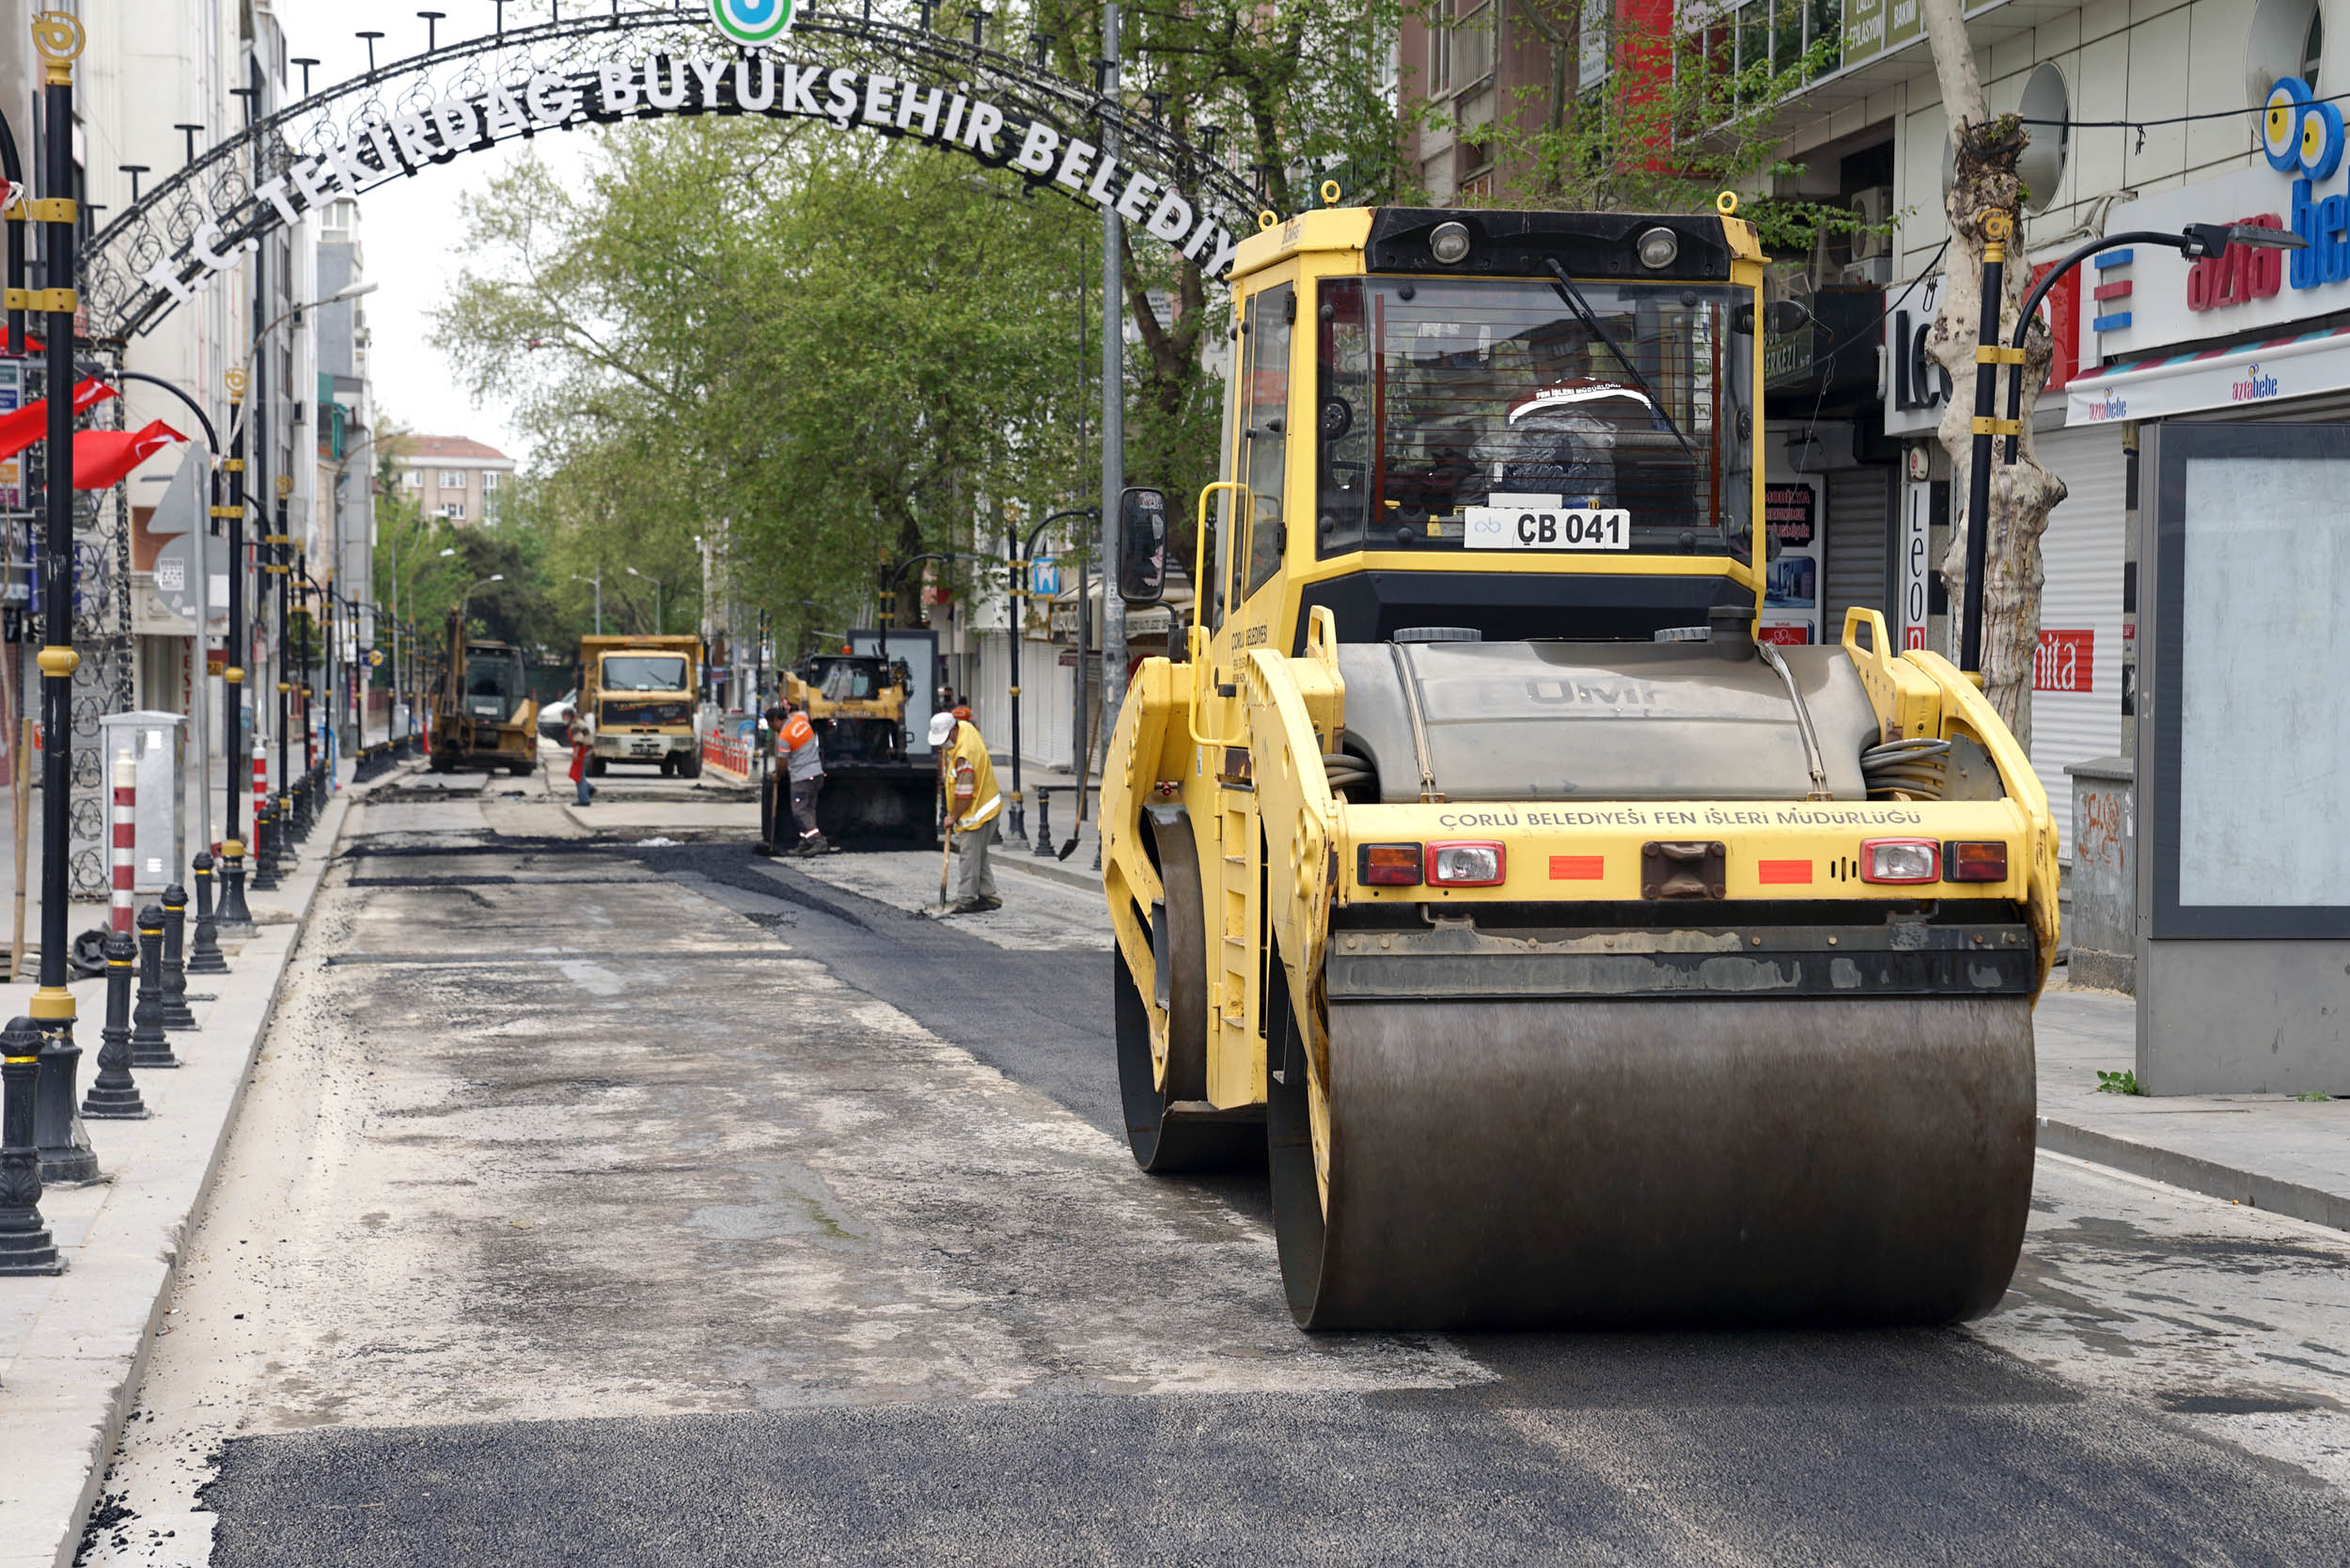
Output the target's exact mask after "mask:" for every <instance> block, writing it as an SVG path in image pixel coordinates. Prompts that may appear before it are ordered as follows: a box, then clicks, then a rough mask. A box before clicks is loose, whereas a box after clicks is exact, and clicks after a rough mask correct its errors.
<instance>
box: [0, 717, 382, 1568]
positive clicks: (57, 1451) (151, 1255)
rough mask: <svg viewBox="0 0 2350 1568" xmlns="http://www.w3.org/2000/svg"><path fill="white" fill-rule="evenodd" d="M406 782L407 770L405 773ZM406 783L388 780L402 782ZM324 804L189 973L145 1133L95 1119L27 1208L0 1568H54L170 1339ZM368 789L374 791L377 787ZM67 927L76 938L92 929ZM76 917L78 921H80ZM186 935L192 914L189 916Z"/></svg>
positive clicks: (329, 833) (23, 995)
mask: <svg viewBox="0 0 2350 1568" xmlns="http://www.w3.org/2000/svg"><path fill="white" fill-rule="evenodd" d="M411 766H412V767H413V766H414V764H411ZM403 776H404V770H403V773H396V774H392V775H389V776H386V778H387V779H399V778H401V777H403ZM343 777H344V780H345V784H346V787H345V788H344V789H342V790H340V791H338V792H337V793H336V795H335V796H334V798H333V800H332V801H331V802H330V803H329V805H328V807H327V809H326V813H325V815H324V817H323V818H322V819H321V822H320V823H319V824H318V826H317V828H316V829H314V830H313V831H312V833H311V835H310V839H309V842H308V843H306V844H305V845H303V846H301V849H300V852H299V862H298V865H297V866H296V867H294V868H293V869H291V870H289V871H288V872H287V873H286V874H285V875H284V876H282V877H281V878H280V880H279V885H278V886H277V887H276V888H274V889H273V890H271V891H268V892H252V891H248V893H247V895H246V903H247V905H248V907H250V908H251V910H252V912H253V916H254V920H255V923H256V930H255V933H254V934H253V935H252V936H251V937H249V938H246V939H244V940H243V941H226V940H225V941H223V942H222V944H221V949H222V951H223V952H224V953H225V954H226V955H227V959H228V962H229V964H230V972H229V973H227V974H226V975H200V976H191V977H190V980H191V982H192V983H191V985H190V987H189V989H190V991H191V993H192V994H193V995H192V996H191V1000H194V996H211V998H212V999H211V1000H210V1001H196V1002H195V1010H196V1020H197V1024H198V1026H199V1027H198V1028H197V1029H196V1031H195V1032H192V1033H184V1034H180V1033H175V1034H174V1035H172V1036H171V1043H172V1050H173V1053H174V1054H175V1055H176V1056H178V1057H179V1058H180V1061H181V1065H180V1067H179V1068H177V1069H172V1070H166V1071H161V1072H154V1071H150V1072H145V1073H141V1074H138V1085H139V1092H140V1096H141V1098H142V1099H143V1100H144V1101H145V1103H146V1105H147V1106H148V1109H149V1112H150V1113H151V1114H150V1116H149V1119H148V1120H146V1121H93V1122H90V1123H89V1124H88V1125H89V1132H90V1139H91V1142H92V1143H93V1144H94V1145H95V1146H96V1149H97V1152H98V1158H99V1165H100V1179H99V1180H98V1181H96V1182H93V1183H89V1184H84V1185H80V1186H71V1187H52V1188H49V1189H48V1190H47V1191H46V1192H44V1193H43V1194H42V1198H41V1215H42V1217H43V1218H44V1219H46V1220H47V1222H48V1224H49V1228H50V1231H51V1233H52V1234H53V1235H54V1236H55V1240H56V1243H57V1246H58V1247H59V1249H60V1250H61V1251H63V1252H64V1254H65V1255H66V1261H67V1266H66V1271H65V1273H63V1274H61V1275H57V1276H55V1277H54V1278H9V1279H0V1430H6V1431H7V1432H8V1434H9V1438H10V1451H11V1455H12V1457H11V1460H10V1462H9V1464H8V1466H6V1468H5V1469H4V1470H0V1568H64V1565H66V1564H68V1563H71V1560H72V1559H73V1555H74V1552H75V1549H76V1548H77V1546H78V1545H79V1544H80V1541H81V1536H82V1529H83V1524H84V1522H85V1520H86V1518H87V1517H88V1516H89V1513H90V1510H91V1508H92V1506H93V1504H95V1503H96V1502H97V1501H98V1500H99V1499H98V1496H97V1493H98V1485H99V1481H100V1478H101V1477H102V1474H103V1469H102V1465H103V1461H104V1458H105V1456H106V1455H107V1454H108V1453H110V1452H112V1451H113V1449H114V1445H115V1442H116V1439H117V1437H118V1435H119V1433H120V1431H121V1427H122V1422H123V1420H124V1419H125V1417H126V1416H127V1415H128V1413H129V1411H128V1405H129V1402H130V1400H131V1397H132V1395H133V1392H134V1391H135V1390H136V1389H137V1388H138V1383H139V1377H140V1374H141V1372H142V1371H143V1370H144V1368H145V1366H146V1362H147V1356H148V1352H149V1348H150V1347H151V1346H152V1345H153V1344H154V1343H155V1340H156V1337H157V1336H158V1335H161V1334H168V1333H169V1332H171V1329H170V1324H169V1317H168V1314H167V1312H166V1306H167V1302H168V1298H169V1295H170V1292H171V1286H172V1280H173V1278H174V1275H175V1273H176V1270H177V1266H178V1260H179V1252H180V1246H181V1244H182V1242H183V1240H184V1238H185V1237H186V1236H187V1234H188V1233H189V1231H190V1229H191V1225H192V1221H193V1219H194V1216H195V1215H196V1212H197V1211H198V1210H199V1209H200V1208H201V1207H202V1206H203V1203H204V1199H205V1195H206V1194H207V1193H208V1192H209V1191H210V1189H211V1182H212V1176H213V1173H214V1171H215V1169H216V1168H217V1167H218V1164H219V1160H220V1156H221V1152H222V1151H223V1150H224V1149H225V1148H226V1146H227V1138H228V1134H229V1130H230V1129H231V1127H233V1125H234V1124H235V1121H236V1114H237V1106H238V1104H239V1102H240V1100H241V1099H242V1097H243V1091H244V1086H245V1081H246V1077H247V1073H248V1069H249V1067H250V1065H251V1063H252V1060H253V1056H254V1052H255V1051H256V1050H257V1049H258V1046H259V1043H260V1039H261V1035H262V1033H263V1031H264V1030H266V1029H267V1028H268V1027H269V1020H270V1014H271V1011H272V1010H273V1009H274V1006H275V1004H276V999H277V983H278V978H279V976H280V975H281V974H282V973H283V972H284V970H285V967H286V964H287V962H288V960H289V959H290V957H291V956H292V953H293V949H294V946H295V944H296V943H297V942H299V941H300V940H301V933H302V926H303V922H304V920H305V918H306V917H307V916H308V912H309V908H310V903H311V900H312V897H313V895H314V894H315V893H316V892H317V890H318V886H319V882H320V880H321V877H322V876H323V875H324V873H325V870H326V868H327V866H328V864H329V862H330V861H331V859H332V857H333V855H334V851H335V845H336V841H337V839H338V838H339V837H340V835H341V832H342V824H343V822H344V819H345V817H346V816H347V815H348V813H349V811H350V808H351V807H352V803H353V802H354V801H355V800H357V799H362V798H364V797H365V795H366V793H367V792H368V790H369V789H370V788H372V787H373V786H371V785H360V786H356V787H352V786H351V785H350V782H349V781H350V777H351V774H350V767H349V764H346V765H345V767H344V770H343ZM378 782H379V783H380V782H384V780H379V781H378ZM93 910H94V914H95V918H94V919H92V920H83V921H77V923H75V924H73V925H72V928H71V929H73V930H76V931H79V930H81V929H83V927H84V926H85V925H87V924H94V923H102V920H103V918H104V911H103V909H102V907H97V906H93ZM84 913H90V912H85V911H80V910H77V911H76V914H77V917H78V916H79V915H81V914H84ZM191 920H193V916H191ZM71 990H72V992H73V996H74V1003H75V1011H76V1012H77V1014H78V1022H77V1023H76V1025H75V1029H74V1039H75V1043H77V1044H79V1045H80V1046H81V1047H82V1061H81V1074H80V1077H81V1082H80V1085H79V1087H80V1088H82V1089H85V1090H86V1089H87V1087H88V1085H89V1081H90V1079H91V1078H92V1077H93V1076H94V1075H95V1074H96V1073H97V1058H98V1043H99V1042H98V1028H99V1025H100V1023H101V1021H102V1019H103V1018H104V1016H105V983H104V981H103V980H85V981H80V982H77V983H75V984H74V985H73V986H72V987H71ZM32 992H33V986H32V984H31V983H30V982H27V981H20V982H16V983H13V984H8V985H5V986H0V1008H4V1009H6V1010H7V1016H14V1015H15V1014H17V1013H19V1012H23V1011H25V1009H26V1005H27V1004H28V1003H29V1001H30V999H31V996H32Z"/></svg>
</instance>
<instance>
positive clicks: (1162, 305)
mask: <svg viewBox="0 0 2350 1568" xmlns="http://www.w3.org/2000/svg"><path fill="white" fill-rule="evenodd" d="M1404 9H1405V6H1404V4H1403V3H1402V0H1349V3H1340V0H1129V3H1127V4H1124V5H1123V6H1121V8H1120V15H1121V19H1122V34H1123V51H1122V52H1123V55H1124V57H1125V61H1126V65H1125V70H1124V71H1123V74H1122V77H1121V86H1122V87H1123V88H1124V93H1123V96H1124V98H1125V100H1126V102H1128V104H1129V105H1130V106H1135V107H1142V106H1145V105H1149V106H1151V107H1152V109H1153V110H1154V112H1155V113H1157V114H1158V115H1159V116H1161V117H1162V118H1164V119H1165V120H1166V122H1167V125H1168V126H1169V127H1170V128H1171V129H1173V130H1174V131H1175V132H1176V133H1178V134H1180V135H1182V136H1183V138H1184V139H1185V140H1186V141H1188V142H1190V143H1191V144H1192V145H1193V146H1195V147H1198V148H1200V149H1203V151H1205V152H1207V153H1209V154H1210V155H1212V156H1214V157H1216V158H1218V159H1219V160H1230V162H1231V163H1232V164H1233V165H1236V166H1238V167H1239V168H1240V170H1241V171H1242V173H1243V174H1244V175H1245V176H1246V177H1247V178H1248V179H1250V180H1251V181H1252V183H1254V184H1255V185H1256V186H1257V188H1258V189H1259V190H1261V192H1262V201H1263V205H1264V208H1265V209H1266V210H1267V211H1271V212H1276V213H1278V214H1280V215H1282V216H1288V215H1290V214H1292V213H1294V212H1298V211H1299V210H1300V209H1302V208H1306V207H1312V206H1319V205H1321V203H1322V196H1321V194H1320V191H1321V186H1322V184H1323V182H1324V180H1335V181H1336V182H1337V184H1338V186H1339V189H1340V200H1341V201H1343V202H1345V203H1347V204H1348V205H1350V206H1363V205H1371V204H1375V203H1378V202H1382V201H1391V200H1394V199H1395V198H1396V196H1398V195H1399V194H1400V193H1399V188H1398V177H1399V171H1400V165H1399V161H1398V150H1399V146H1400V142H1399V137H1400V131H1401V127H1400V124H1399V121H1398V119H1397V115H1396V108H1395V104H1394V102H1393V100H1392V99H1391V97H1390V96H1389V92H1388V71H1387V53H1388V46H1389V43H1390V41H1391V40H1392V39H1394V38H1395V37H1396V34H1397V30H1398V28H1399V27H1400V26H1401V24H1402V16H1403V13H1404ZM1035 26H1036V28H1037V30H1038V31H1039V32H1040V33H1042V34H1043V35H1045V36H1048V37H1050V38H1051V39H1053V44H1052V47H1051V50H1050V54H1051V56H1052V58H1053V60H1054V63H1055V67H1056V69H1057V70H1058V71H1060V73H1061V74H1062V75H1064V76H1068V77H1071V78H1072V79H1075V80H1083V79H1085V78H1086V77H1087V76H1089V74H1090V73H1091V70H1092V65H1091V62H1092V60H1093V58H1094V56H1095V55H1098V54H1099V53H1100V52H1101V40H1102V8H1101V6H1100V3H1099V0H1045V3H1043V4H1042V5H1040V6H1039V7H1038V10H1037V20H1036V23H1035ZM1234 215H1235V216H1237V217H1240V218H1242V219H1243V220H1244V221H1246V219H1247V218H1248V216H1249V214H1246V213H1240V214H1234ZM1123 264H1124V277H1125V287H1126V298H1127V307H1128V310H1129V313H1130V314H1131V316H1132V319H1133V321H1134V325H1135V331H1136V336H1137V337H1138V338H1139V340H1140V349H1141V352H1140V353H1129V355H1128V378H1129V381H1130V383H1131V384H1132V387H1133V391H1134V394H1135V399H1134V404H1133V407H1132V411H1131V412H1130V414H1129V416H1128V436H1127V453H1126V472H1127V480H1128V482H1129V483H1133V484H1155V485H1159V486H1162V487H1164V488H1166V489H1167V491H1168V492H1169V493H1170V494H1174V495H1175V496H1177V497H1178V498H1179V499H1180V498H1182V497H1186V496H1189V495H1192V494H1196V493H1197V492H1198V490H1199V487H1200V486H1201V485H1203V484H1205V483H1207V481H1208V480H1210V479H1212V478H1215V469H1216V449H1215V444H1216V435H1217V430H1218V420H1219V415H1220V412H1221V406H1222V397H1223V390H1224V389H1223V386H1222V384H1221V383H1220V381H1219V380H1218V379H1217V378H1215V377H1214V376H1213V375H1211V374H1210V373H1209V372H1208V370H1207V369H1206V368H1205V366H1204V364H1203V359H1204V355H1203V353H1202V350H1203V349H1205V348H1206V347H1208V346H1209V335H1210V334H1211V333H1212V332H1213V331H1214V330H1216V329H1217V328H1218V327H1220V326H1221V324H1222V323H1223V322H1224V321H1225V314H1224V310H1225V307H1224V305H1223V300H1222V297H1221V292H1222V291H1221V290H1218V289H1215V288H1213V287H1212V286H1211V285H1210V284H1209V282H1208V280H1207V279H1206V278H1205V276H1204V275H1203V274H1201V272H1200V270H1199V266H1198V264H1197V263H1195V262H1190V261H1186V260H1184V259H1182V258H1181V257H1178V256H1175V255H1173V254H1171V253H1169V252H1168V251H1167V249H1166V247H1164V246H1161V245H1158V244H1156V243H1152V241H1150V240H1149V238H1148V237H1147V236H1146V237H1145V238H1144V240H1143V242H1142V243H1140V244H1136V242H1135V237H1134V234H1133V232H1132V229H1131V227H1130V228H1129V230H1128V232H1127V233H1126V235H1125V236H1124V244H1123ZM1212 323H1213V324H1212ZM1175 511H1176V514H1177V534H1178V538H1177V540H1176V543H1177V545H1178V548H1179V550H1182V551H1187V549H1188V542H1187V541H1188V535H1189V532H1190V526H1189V524H1188V521H1187V519H1188V517H1189V515H1190V509H1189V508H1188V507H1187V506H1183V505H1178V506H1177V507H1176V508H1175Z"/></svg>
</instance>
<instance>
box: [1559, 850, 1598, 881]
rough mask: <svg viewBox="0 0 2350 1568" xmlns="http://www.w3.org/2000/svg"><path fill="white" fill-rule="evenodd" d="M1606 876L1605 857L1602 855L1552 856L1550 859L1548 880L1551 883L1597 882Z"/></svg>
mask: <svg viewBox="0 0 2350 1568" xmlns="http://www.w3.org/2000/svg"><path fill="white" fill-rule="evenodd" d="M1606 875H1607V857H1606V855H1552V856H1551V857H1550V880H1551V881H1553V882H1598V881H1601V880H1602V879H1604V878H1605V877H1606Z"/></svg>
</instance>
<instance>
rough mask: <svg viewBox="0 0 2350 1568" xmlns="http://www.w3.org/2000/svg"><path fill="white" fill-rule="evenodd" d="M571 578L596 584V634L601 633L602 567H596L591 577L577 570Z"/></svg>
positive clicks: (575, 580)
mask: <svg viewBox="0 0 2350 1568" xmlns="http://www.w3.org/2000/svg"><path fill="white" fill-rule="evenodd" d="M571 578H572V582H574V583H593V584H595V585H596V635H598V636H602V635H603V568H601V567H599V568H597V569H596V574H595V575H594V576H592V577H583V576H581V575H580V574H579V573H578V572H572V574H571Z"/></svg>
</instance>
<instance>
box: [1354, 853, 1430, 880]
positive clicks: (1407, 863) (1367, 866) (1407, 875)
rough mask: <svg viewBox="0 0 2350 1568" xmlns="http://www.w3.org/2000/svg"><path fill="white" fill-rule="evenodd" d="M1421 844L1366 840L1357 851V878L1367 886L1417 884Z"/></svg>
mask: <svg viewBox="0 0 2350 1568" xmlns="http://www.w3.org/2000/svg"><path fill="white" fill-rule="evenodd" d="M1419 865H1420V855H1419V846H1418V844H1365V845H1364V846H1363V847H1362V848H1361V849H1359V850H1356V851H1355V881H1357V882H1359V883H1361V884H1362V885H1363V886H1366V887H1417V886H1419Z"/></svg>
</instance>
